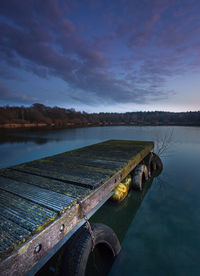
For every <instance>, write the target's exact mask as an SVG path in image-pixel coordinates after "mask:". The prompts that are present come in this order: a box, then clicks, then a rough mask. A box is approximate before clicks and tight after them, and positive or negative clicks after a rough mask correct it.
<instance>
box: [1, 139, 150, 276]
mask: <svg viewBox="0 0 200 276" xmlns="http://www.w3.org/2000/svg"><path fill="white" fill-rule="evenodd" d="M153 146H154V144H153V142H141V141H127V140H109V141H106V142H103V143H98V144H95V145H91V146H88V147H84V148H80V149H77V150H73V151H69V152H65V153H62V154H58V155H54V156H50V157H46V158H42V159H39V160H36V161H32V162H28V163H24V164H21V165H17V166H13V167H10V168H7V169H1V170H0V261H1V262H0V271H1V275H9V276H10V275H25V274H26V273H27V272H28V271H30V270H31V269H32V268H33V266H34V265H36V264H37V262H38V261H39V260H40V259H41V258H43V257H44V256H45V255H46V254H47V253H48V252H49V251H50V250H51V249H53V248H54V246H55V245H56V244H57V243H58V242H60V241H61V240H62V239H63V238H64V237H65V236H66V235H67V234H68V233H69V232H70V231H71V230H72V229H73V228H74V227H75V226H76V225H77V224H78V222H79V221H81V220H82V219H83V216H84V214H88V213H89V212H90V211H92V209H93V208H95V207H96V206H97V204H98V203H99V202H101V201H102V200H103V199H104V198H105V197H106V196H107V195H108V194H109V193H110V192H111V191H112V190H113V189H114V187H115V186H116V185H118V184H119V183H120V181H121V180H123V179H124V178H125V177H126V176H127V175H128V174H129V172H130V171H132V170H133V169H134V168H135V167H136V166H137V164H138V163H140V162H141V161H142V159H143V158H144V157H145V156H146V155H147V154H148V153H149V152H150V151H151V150H152V149H153Z"/></svg>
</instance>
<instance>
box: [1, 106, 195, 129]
mask: <svg viewBox="0 0 200 276" xmlns="http://www.w3.org/2000/svg"><path fill="white" fill-rule="evenodd" d="M25 123H26V124H29V123H31V124H38V123H42V124H45V125H47V126H57V127H70V126H88V125H200V112H181V113H174V112H160V111H155V112H126V113H92V114H88V113H86V112H77V111H75V110H74V109H73V108H71V109H65V108H60V107H56V106H55V107H49V106H45V105H43V104H39V103H36V104H33V105H32V106H31V107H24V106H21V107H17V106H15V107H13V106H12V107H10V106H4V107H0V124H1V125H2V124H25Z"/></svg>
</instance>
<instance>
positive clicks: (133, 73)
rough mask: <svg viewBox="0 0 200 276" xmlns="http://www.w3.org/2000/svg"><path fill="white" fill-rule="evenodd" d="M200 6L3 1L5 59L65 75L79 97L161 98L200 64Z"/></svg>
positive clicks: (161, 1) (0, 37)
mask: <svg viewBox="0 0 200 276" xmlns="http://www.w3.org/2000/svg"><path fill="white" fill-rule="evenodd" d="M199 8H200V4H199V2H198V1H193V0H191V1H186V0H182V1H180V0H175V1H168V0H153V1H147V0H141V1H137V0H135V1H127V0H121V1H114V0H113V1H109V3H108V1H106V2H104V1H96V0H95V1H90V0H84V1H64V0H63V1H62V0H43V1H40V0H29V1H27V0H10V1H1V2H0V14H1V16H2V17H1V22H0V45H1V46H0V53H1V60H4V65H5V64H7V65H9V66H12V67H13V68H22V69H24V70H26V71H30V72H32V73H33V74H35V75H37V76H39V77H41V78H44V79H47V81H48V79H49V78H51V76H55V77H58V78H60V79H62V80H64V81H65V82H66V84H67V85H66V87H67V88H66V96H67V97H69V100H70V98H71V100H72V101H79V102H82V103H88V104H98V103H99V102H101V103H113V102H114V103H116V102H122V103H130V102H135V103H144V102H149V101H151V100H152V99H153V100H154V101H155V100H159V99H162V98H164V97H167V96H168V94H169V93H171V92H170V91H167V90H166V89H164V84H165V82H166V80H167V79H168V78H170V77H171V76H173V75H174V74H176V75H177V74H183V73H184V72H186V71H187V70H191V68H196V67H197V66H198V64H199V62H198V60H199V52H198V49H199V44H200V37H199V36H197V34H198V33H199V30H200V22H199ZM99 10H100V11H101V12H103V15H102V14H100V13H99V12H98V11H99ZM92 13H93V14H92ZM98 20H100V23H98V22H97V21H98ZM86 30H87V31H86ZM1 71H2V70H1ZM8 75H9V74H8V73H6V72H4V76H5V78H6V76H7V79H8V78H9V77H10V78H11V75H9V76H8ZM13 79H14V76H13ZM1 90H2V91H4V92H2V95H3V96H2V97H3V98H4V99H6V96H5V91H6V88H5V87H1ZM7 94H8V97H7V99H11V98H12V97H13V99H15V100H16V99H17V100H20V97H22V96H17V95H15V93H14V92H12V91H7ZM28 100H30V99H28ZM22 101H23V99H22ZM24 101H26V99H25V100H24Z"/></svg>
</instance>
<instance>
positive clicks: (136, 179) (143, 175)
mask: <svg viewBox="0 0 200 276" xmlns="http://www.w3.org/2000/svg"><path fill="white" fill-rule="evenodd" d="M147 179H148V169H147V167H146V165H144V164H139V165H137V167H136V168H135V169H134V172H133V188H134V189H135V190H139V191H142V189H143V186H144V182H145V181H146V180H147Z"/></svg>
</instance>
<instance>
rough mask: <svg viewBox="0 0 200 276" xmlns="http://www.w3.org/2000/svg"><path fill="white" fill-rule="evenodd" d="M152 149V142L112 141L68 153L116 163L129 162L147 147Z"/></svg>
mask: <svg viewBox="0 0 200 276" xmlns="http://www.w3.org/2000/svg"><path fill="white" fill-rule="evenodd" d="M149 146H150V147H152V148H153V143H152V142H140V141H125V142H121V141H118V140H111V141H107V142H104V143H99V144H95V145H92V146H88V147H85V148H81V149H78V150H73V151H70V152H68V154H69V156H78V157H81V158H88V157H91V156H92V158H94V159H102V160H110V161H115V162H127V161H128V160H129V159H131V158H132V157H133V156H134V155H137V154H138V153H139V152H140V151H141V150H143V149H144V148H145V147H149Z"/></svg>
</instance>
